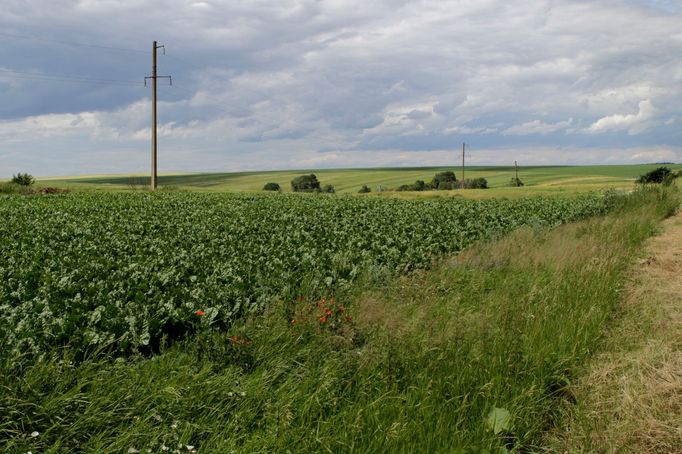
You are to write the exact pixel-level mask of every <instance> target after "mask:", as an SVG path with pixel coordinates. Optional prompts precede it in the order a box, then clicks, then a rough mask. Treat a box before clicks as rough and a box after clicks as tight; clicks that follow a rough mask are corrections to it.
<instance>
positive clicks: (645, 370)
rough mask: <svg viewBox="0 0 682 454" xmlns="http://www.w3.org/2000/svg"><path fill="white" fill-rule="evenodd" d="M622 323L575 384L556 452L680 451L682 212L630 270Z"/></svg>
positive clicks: (681, 409)
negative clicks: (573, 407)
mask: <svg viewBox="0 0 682 454" xmlns="http://www.w3.org/2000/svg"><path fill="white" fill-rule="evenodd" d="M626 291H627V294H626V296H625V298H624V303H623V307H622V309H621V311H622V313H621V319H620V320H618V321H617V325H618V328H616V330H615V331H614V332H613V333H612V334H610V335H609V338H608V341H607V342H608V344H607V346H606V348H605V349H604V352H603V353H600V354H597V355H596V356H595V358H594V359H593V360H592V361H591V363H590V364H589V365H588V367H587V369H586V370H585V373H584V375H583V376H581V377H579V378H578V379H577V380H576V383H574V391H575V395H576V397H577V400H578V402H579V404H578V405H579V406H578V411H577V417H575V418H572V421H571V423H570V424H569V425H568V427H565V428H563V429H562V431H560V433H558V434H553V436H556V437H557V439H556V440H555V441H556V444H555V445H554V446H555V448H556V451H558V452H605V453H607V452H608V453H611V452H613V453H615V452H632V453H682V212H679V213H678V214H677V215H676V216H674V217H672V218H669V219H668V220H666V221H665V222H664V225H663V231H662V233H661V234H660V235H658V236H656V237H654V238H652V239H651V240H650V241H649V244H648V247H647V256H646V257H645V258H643V259H641V260H639V261H638V262H637V264H636V265H635V267H634V268H633V269H632V270H631V272H630V282H629V284H628V286H627V289H626Z"/></svg>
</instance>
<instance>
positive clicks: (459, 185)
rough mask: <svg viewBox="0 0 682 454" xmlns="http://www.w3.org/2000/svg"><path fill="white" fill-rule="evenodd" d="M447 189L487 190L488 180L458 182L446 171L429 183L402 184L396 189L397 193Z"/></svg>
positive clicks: (472, 179)
mask: <svg viewBox="0 0 682 454" xmlns="http://www.w3.org/2000/svg"><path fill="white" fill-rule="evenodd" d="M449 189H488V180H486V179H485V178H471V179H465V180H458V179H457V177H456V176H455V173H454V172H452V171H450V170H448V171H445V172H439V173H437V174H436V175H435V176H434V177H433V179H431V181H430V182H428V183H427V182H425V181H424V180H417V181H415V182H414V183H413V184H404V185H402V186H400V187H398V189H397V190H398V191H434V190H440V191H443V190H449Z"/></svg>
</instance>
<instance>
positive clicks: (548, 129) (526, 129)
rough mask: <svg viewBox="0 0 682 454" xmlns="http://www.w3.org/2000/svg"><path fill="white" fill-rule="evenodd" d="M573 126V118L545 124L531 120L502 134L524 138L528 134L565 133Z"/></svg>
mask: <svg viewBox="0 0 682 454" xmlns="http://www.w3.org/2000/svg"><path fill="white" fill-rule="evenodd" d="M572 124H573V118H569V119H568V120H565V121H559V122H557V123H545V122H544V121H542V120H533V121H528V122H526V123H523V124H520V125H514V126H512V127H511V128H508V129H506V130H505V131H504V132H503V134H511V135H518V136H524V135H529V134H549V133H552V132H557V131H566V130H567V129H568V128H569V127H571V125H572Z"/></svg>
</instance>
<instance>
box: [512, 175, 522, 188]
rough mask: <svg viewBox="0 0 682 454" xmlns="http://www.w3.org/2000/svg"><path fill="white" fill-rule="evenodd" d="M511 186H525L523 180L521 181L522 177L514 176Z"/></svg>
mask: <svg viewBox="0 0 682 454" xmlns="http://www.w3.org/2000/svg"><path fill="white" fill-rule="evenodd" d="M511 186H514V187H516V188H520V187H521V186H523V181H521V178H516V177H513V178H512V179H511Z"/></svg>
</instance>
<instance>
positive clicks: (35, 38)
mask: <svg viewBox="0 0 682 454" xmlns="http://www.w3.org/2000/svg"><path fill="white" fill-rule="evenodd" d="M0 36H4V37H6V38H14V39H25V40H31V41H42V42H47V43H54V44H60V45H63V46H70V47H91V48H94V49H106V50H117V51H124V52H137V53H140V54H148V53H149V52H148V51H146V50H140V49H131V48H127V47H117V46H103V45H99V44H89V43H81V42H77V41H63V40H59V39H50V38H43V37H38V36H28V35H17V34H14V33H3V32H0Z"/></svg>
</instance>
